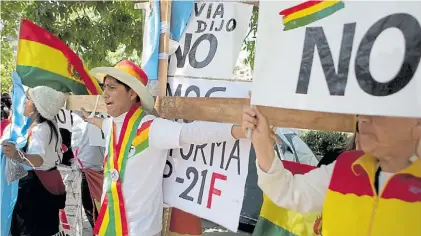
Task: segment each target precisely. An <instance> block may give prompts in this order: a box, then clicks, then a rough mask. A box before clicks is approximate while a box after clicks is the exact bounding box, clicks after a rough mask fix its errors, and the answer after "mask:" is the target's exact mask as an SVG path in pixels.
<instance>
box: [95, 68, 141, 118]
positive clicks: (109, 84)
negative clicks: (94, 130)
mask: <svg viewBox="0 0 421 236" xmlns="http://www.w3.org/2000/svg"><path fill="white" fill-rule="evenodd" d="M103 96H104V102H105V105H106V108H107V113H108V114H109V115H110V116H112V117H118V116H120V115H121V114H123V113H124V112H127V111H129V110H130V108H131V107H132V106H133V104H135V103H136V97H137V95H136V93H135V92H134V91H133V90H132V89H127V88H126V87H125V86H124V85H123V84H120V83H118V82H117V80H116V79H114V78H113V77H111V76H106V77H105V79H104V93H103Z"/></svg>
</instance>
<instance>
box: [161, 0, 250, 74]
mask: <svg viewBox="0 0 421 236" xmlns="http://www.w3.org/2000/svg"><path fill="white" fill-rule="evenodd" d="M252 9H253V7H252V6H251V5H248V4H242V3H235V2H219V1H214V2H212V1H203V2H195V4H194V9H193V12H192V15H191V17H190V20H189V23H188V25H187V27H186V30H185V33H184V34H183V36H182V37H181V39H180V45H179V47H178V48H177V50H176V52H175V53H174V54H172V55H171V58H170V65H169V69H168V75H170V76H174V75H175V76H191V77H203V78H214V79H226V78H231V77H232V75H233V70H234V66H235V64H236V62H237V58H238V55H239V53H240V50H241V46H242V44H243V41H244V38H245V36H246V34H247V32H248V29H249V23H250V17H251V14H252Z"/></svg>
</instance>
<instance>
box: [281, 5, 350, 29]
mask: <svg viewBox="0 0 421 236" xmlns="http://www.w3.org/2000/svg"><path fill="white" fill-rule="evenodd" d="M344 7H345V3H343V2H342V1H337V0H336V1H334V0H326V1H323V0H318V1H314V0H310V1H306V2H303V3H300V4H298V5H296V6H293V7H290V8H288V9H285V10H283V11H281V12H279V15H281V16H283V23H284V31H287V30H292V29H295V28H299V27H302V26H306V25H309V24H311V23H313V22H315V21H318V20H320V19H323V18H325V17H328V16H330V15H332V14H333V13H335V12H337V11H339V10H341V9H342V8H344Z"/></svg>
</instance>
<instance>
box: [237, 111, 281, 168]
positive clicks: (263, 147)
mask: <svg viewBox="0 0 421 236" xmlns="http://www.w3.org/2000/svg"><path fill="white" fill-rule="evenodd" d="M242 127H243V130H244V131H247V129H252V132H253V133H252V135H251V140H252V143H253V146H254V150H255V151H256V158H257V159H258V161H259V165H260V167H261V168H262V170H263V171H268V170H269V169H270V167H271V166H272V162H273V158H274V156H275V155H274V152H273V145H274V140H273V138H272V131H271V129H270V127H269V123H268V120H267V119H266V117H265V116H264V115H263V114H262V113H261V112H260V110H259V108H258V107H257V106H256V107H254V108H249V107H247V108H245V109H244V113H243V122H242Z"/></svg>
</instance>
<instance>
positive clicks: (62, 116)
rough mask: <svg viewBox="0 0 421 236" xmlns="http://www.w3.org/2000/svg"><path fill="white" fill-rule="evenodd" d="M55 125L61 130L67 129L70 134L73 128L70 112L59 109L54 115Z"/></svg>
mask: <svg viewBox="0 0 421 236" xmlns="http://www.w3.org/2000/svg"><path fill="white" fill-rule="evenodd" d="M56 120H57V125H58V127H59V128H61V129H67V130H69V131H70V132H72V126H73V117H72V111H69V110H66V109H64V108H62V109H60V111H59V112H58V114H57V115H56Z"/></svg>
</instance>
